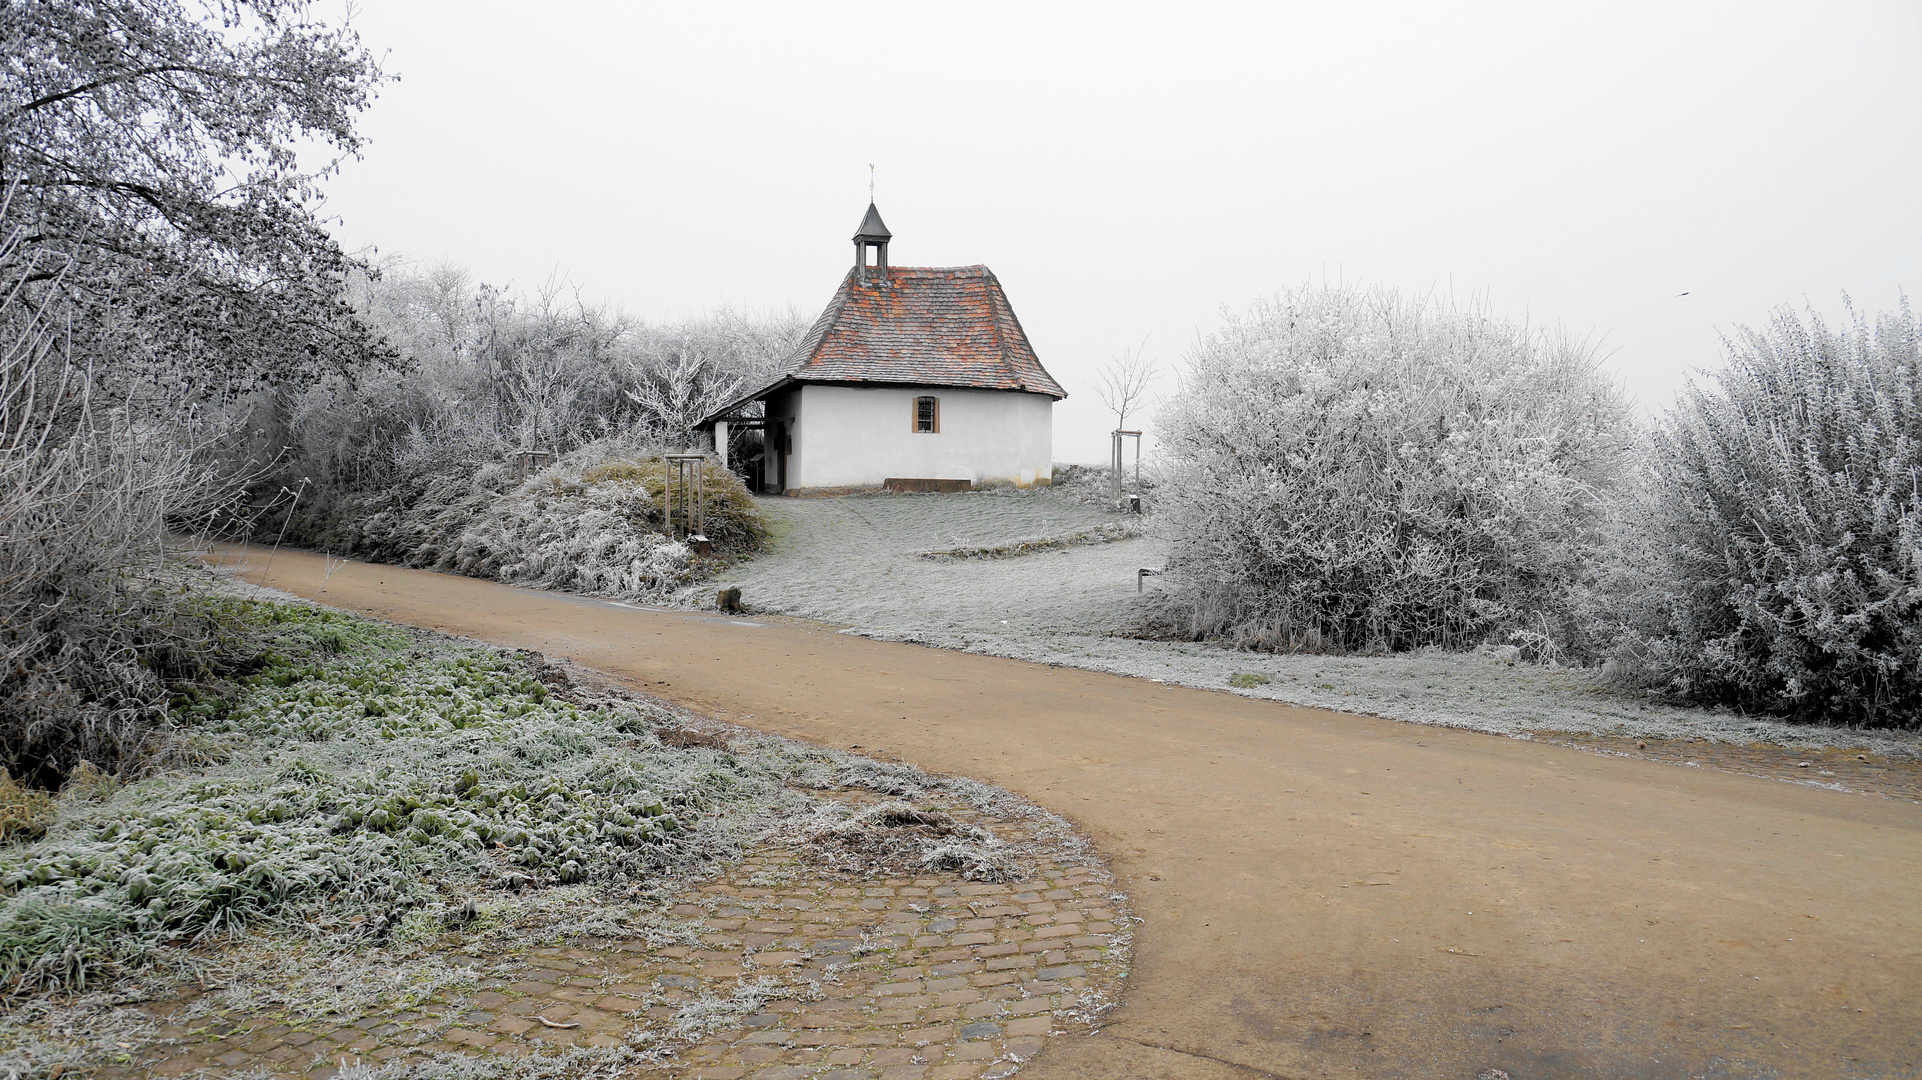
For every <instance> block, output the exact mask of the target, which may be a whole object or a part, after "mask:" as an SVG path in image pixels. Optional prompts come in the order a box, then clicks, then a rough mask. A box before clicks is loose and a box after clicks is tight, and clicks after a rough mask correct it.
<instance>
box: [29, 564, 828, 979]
mask: <svg viewBox="0 0 1922 1080" xmlns="http://www.w3.org/2000/svg"><path fill="white" fill-rule="evenodd" d="M223 603H224V602H223ZM238 607H240V608H244V609H246V610H245V611H244V612H243V613H244V614H245V615H246V616H247V617H248V618H250V619H251V620H252V621H253V622H254V623H255V624H257V625H258V626H259V627H261V628H262V633H261V638H260V640H261V642H263V643H264V644H265V645H266V648H264V649H263V650H262V651H261V653H260V654H259V655H258V656H257V664H256V667H255V670H254V671H253V672H252V673H251V674H247V675H245V676H242V677H240V678H237V679H234V680H232V681H231V682H230V683H229V684H227V685H226V687H225V688H224V690H223V691H221V692H214V691H211V690H202V691H189V692H184V693H182V694H180V695H178V696H177V697H176V698H175V700H174V702H173V705H172V709H171V713H170V716H171V718H172V721H173V723H174V724H175V725H176V728H177V730H178V732H179V734H180V735H181V736H182V737H183V738H184V737H187V736H192V737H193V738H195V739H199V740H202V741H205V742H220V743H222V744H224V745H226V746H228V747H230V748H232V750H231V753H230V756H229V758H228V760H227V762H226V763H225V764H223V765H220V766H217V767H215V768H212V769H207V770H203V771H198V772H195V773H189V774H187V775H165V776H156V777H152V778H149V779H147V780H145V781H142V782H140V783H136V784H133V785H131V786H129V787H126V788H122V789H120V790H118V791H112V792H108V793H106V797H105V798H104V799H102V800H99V801H89V800H87V799H74V800H63V803H62V814H61V817H60V819H59V821H58V822H57V823H55V824H53V825H52V827H51V828H48V829H47V832H46V835H45V836H44V837H42V838H40V839H38V840H36V841H34V842H31V843H25V844H15V845H13V846H10V847H7V848H5V849H0V979H4V980H5V981H6V983H7V984H8V985H10V986H12V987H13V989H14V990H15V991H16V992H17V991H22V990H32V989H36V988H43V987H44V988H62V989H78V988H82V987H84V986H86V985H87V984H88V982H89V981H90V980H92V979H95V978H97V976H98V974H99V973H100V972H102V971H103V970H105V971H112V970H116V969H124V968H127V967H129V966H137V965H139V964H141V963H143V962H145V961H147V960H149V959H151V958H152V957H153V956H154V955H155V954H156V952H157V951H159V950H161V949H163V948H165V947H167V946H168V945H170V944H183V943H188V942H192V941H194V940H198V939H201V938H204V937H206V936H208V935H210V934H215V933H223V932H229V931H236V930H239V929H241V928H243V927H246V926H249V925H253V924H263V923H264V924H297V925H300V926H302V927H304V928H305V929H306V930H307V931H308V932H314V933H321V934H324V935H331V936H335V937H339V938H342V939H343V940H377V939H379V938H380V937H382V936H383V935H386V934H388V933H391V932H392V931H393V930H394V928H395V927H396V926H397V925H398V924H399V923H400V922H401V921H402V919H403V918H405V916H406V913H407V912H408V911H409V910H410V909H411V908H415V907H418V906H420V905H422V904H424V903H427V902H429V901H430V900H432V899H433V898H434V897H435V896H436V895H437V892H438V890H440V889H441V888H443V887H446V888H456V889H459V890H462V891H465V892H467V893H469V894H470V895H471V893H472V892H473V891H474V890H483V889H489V888H497V889H516V890H524V889H528V888H539V887H544V886H549V885H559V884H567V883H574V882H602V883H616V882H624V881H637V880H643V879H646V878H647V877H649V876H650V875H655V874H659V873H662V872H664V871H665V870H667V869H669V868H671V867H675V866H682V865H686V864H689V863H690V862H698V861H699V860H700V859H702V858H705V857H710V856H711V855H712V854H713V853H714V852H715V851H716V850H719V848H718V847H717V846H716V845H724V844H725V843H726V842H727V838H726V835H725V831H724V830H723V831H722V832H720V833H717V834H715V835H713V836H701V837H696V836H694V835H693V833H694V826H695V823H696V822H698V821H699V820H700V819H701V817H702V815H703V814H704V813H705V812H706V811H707V810H709V809H710V808H712V807H716V806H721V805H738V804H741V803H743V802H752V801H753V800H755V799H757V798H766V797H769V796H770V794H771V793H772V792H775V791H778V790H779V789H780V787H781V783H782V780H783V779H784V778H786V777H787V776H789V775H791V774H792V772H793V770H794V769H795V768H796V764H797V763H796V762H795V761H793V760H791V759H790V758H789V757H786V756H783V755H781V754H774V755H765V756H763V757H760V758H755V759H752V760H746V761H743V760H737V759H735V758H734V756H733V755H732V754H730V753H729V752H728V751H725V750H716V749H713V748H674V747H667V746H663V745H662V744H661V743H660V741H659V740H658V739H655V738H654V737H653V736H652V734H651V733H652V731H653V729H654V728H655V727H656V726H658V725H659V724H660V723H661V722H663V721H666V720H668V719H669V718H668V717H667V716H666V715H665V714H664V713H663V714H662V715H658V716H657V715H654V714H652V713H650V712H649V711H648V710H647V709H645V708H642V707H640V706H636V705H631V704H626V703H613V702H592V703H589V704H592V705H593V706H594V707H593V708H586V707H583V706H582V705H581V704H577V703H576V702H575V701H572V700H568V699H565V698H563V697H562V696H560V695H557V694H555V693H554V692H552V691H550V689H549V688H548V687H547V686H546V685H544V684H543V683H541V682H540V681H538V680H537V679H536V678H534V677H533V675H532V674H530V671H529V669H528V668H527V667H526V665H525V664H523V663H521V662H520V661H517V660H515V659H513V658H511V657H508V656H505V655H501V654H497V653H493V652H490V651H487V650H483V649H479V648H476V647H473V646H467V645H461V644H457V643H452V642H448V641H444V640H422V639H415V638H413V637H411V636H409V635H405V634H402V633H400V632H398V631H394V630H392V629H389V628H384V627H380V626H378V625H375V624H371V623H367V622H365V621H362V620H358V619H353V618H351V617H348V616H344V615H339V614H336V613H332V612H323V611H318V610H316V609H312V608H307V607H303V606H298V605H280V604H246V603H241V604H238ZM14 801H15V802H21V803H22V805H24V804H25V800H14ZM15 816H17V817H21V818H22V820H23V822H30V821H32V820H40V821H44V820H45V818H46V815H45V814H41V815H40V816H39V817H38V818H34V817H33V815H27V814H20V815H15ZM16 831H18V832H19V833H20V834H21V835H23V836H30V835H31V833H32V828H31V826H30V825H29V824H24V823H23V824H21V825H19V826H17V829H16Z"/></svg>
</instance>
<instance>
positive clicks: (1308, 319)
mask: <svg viewBox="0 0 1922 1080" xmlns="http://www.w3.org/2000/svg"><path fill="white" fill-rule="evenodd" d="M1161 420H1162V432H1161V453H1162V457H1163V463H1162V467H1161V470H1160V472H1161V481H1162V482H1161V486H1160V493H1161V494H1160V504H1161V508H1162V512H1163V514H1164V515H1165V518H1166V520H1167V521H1168V522H1169V530H1170V532H1171V533H1172V535H1173V545H1172V547H1171V550H1170V556H1169V562H1168V575H1169V580H1170V583H1171V584H1173V585H1174V586H1176V588H1175V590H1174V594H1173V606H1172V608H1171V611H1170V617H1171V619H1172V620H1173V624H1172V625H1171V626H1169V627H1167V628H1166V629H1168V630H1170V631H1171V632H1175V633H1180V634H1184V635H1193V636H1196V637H1216V636H1218V637H1222V638H1225V639H1228V640H1231V641H1233V642H1235V643H1238V644H1242V645H1247V646H1253V647H1257V648H1269V649H1304V648H1305V649H1331V650H1351V649H1390V650H1400V649H1411V648H1416V647H1419V646H1424V645H1440V646H1445V647H1463V646H1472V645H1476V644H1480V643H1483V642H1487V641H1513V642H1515V643H1516V644H1520V645H1522V646H1524V648H1525V649H1526V650H1527V651H1528V653H1529V654H1530V655H1531V656H1534V657H1536V658H1545V657H1552V656H1554V655H1556V654H1557V653H1558V652H1560V651H1562V650H1566V649H1568V648H1569V647H1570V646H1571V645H1577V644H1579V643H1578V642H1577V641H1576V640H1575V638H1576V634H1577V632H1576V629H1575V626H1574V622H1573V620H1572V619H1571V617H1570V604H1569V598H1570V593H1571V591H1572V590H1573V589H1574V588H1575V587H1576V585H1577V584H1578V583H1579V581H1580V579H1581V577H1582V575H1583V574H1584V570H1585V564H1586V562H1587V560H1588V558H1589V556H1590V554H1591V552H1592V550H1593V548H1594V546H1595V545H1596V544H1597V542H1598V539H1599V526H1600V524H1601V521H1602V501H1603V497H1604V496H1605V495H1606V494H1607V493H1608V492H1610V491H1611V490H1613V489H1615V488H1616V487H1617V486H1618V484H1619V478H1620V477H1621V475H1622V472H1623V464H1624V459H1625V456H1626V454H1627V453H1628V451H1627V447H1628V446H1629V445H1630V444H1631V443H1632V442H1633V440H1634V437H1635V435H1634V429H1633V424H1632V422H1631V420H1630V417H1629V412H1628V406H1627V403H1626V401H1625V399H1624V396H1623V394H1622V393H1621V391H1620V390H1619V389H1618V388H1617V387H1616V386H1615V385H1614V384H1613V383H1611V382H1610V381H1609V380H1608V379H1606V378H1604V377H1603V376H1602V375H1601V374H1600V372H1599V371H1598V370H1597V361H1596V358H1595V356H1594V353H1593V352H1592V351H1591V350H1590V349H1588V348H1587V347H1585V346H1582V345H1580V344H1578V343H1574V342H1571V341H1569V340H1567V339H1565V338H1563V337H1561V336H1559V335H1555V334H1548V333H1544V332H1542V331H1539V330H1535V329H1532V328H1529V327H1527V326H1523V325H1518V324H1515V323H1511V322H1506V321H1503V320H1500V319H1496V318H1494V317H1492V316H1490V315H1488V314H1487V313H1485V312H1481V311H1477V310H1473V309H1464V308H1457V307H1453V306H1450V305H1447V304H1443V303H1440V302H1437V301H1433V300H1411V299H1405V298H1402V297H1400V296H1398V295H1397V294H1395V293H1394V292H1392V291H1388V290H1383V289H1363V288H1357V287H1354V286H1345V285H1343V286H1332V285H1324V286H1302V287H1298V288H1295V289H1292V290H1289V291H1286V292H1283V293H1281V294H1280V295H1278V296H1277V297H1275V298H1274V299H1271V300H1265V301H1262V302H1259V303H1257V304H1256V305H1255V306H1254V307H1253V308H1251V309H1250V310H1249V311H1247V312H1245V313H1243V314H1239V315H1233V316H1231V317H1230V318H1229V319H1228V321H1227V325H1225V326H1224V327H1223V328H1222V329H1220V330H1219V331H1217V332H1215V333H1214V334H1213V335H1211V336H1210V337H1208V338H1207V339H1205V340H1203V341H1202V342H1201V343H1200V345H1199V346H1198V347H1197V348H1196V349H1195V351H1194V352H1193V353H1192V354H1191V355H1190V357H1189V362H1188V364H1187V369H1186V371H1185V372H1184V373H1183V382H1182V388H1181V390H1180V392H1179V393H1178V394H1177V395H1176V397H1175V398H1174V399H1173V401H1171V402H1170V403H1169V405H1168V406H1167V407H1166V408H1165V409H1164V411H1163V412H1162V416H1161Z"/></svg>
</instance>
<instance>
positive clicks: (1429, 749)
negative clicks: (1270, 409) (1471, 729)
mask: <svg viewBox="0 0 1922 1080" xmlns="http://www.w3.org/2000/svg"><path fill="white" fill-rule="evenodd" d="M324 575H325V568H324V566H323V561H322V560H321V558H320V557H319V556H314V555H306V554H301V553H290V552H287V551H282V552H281V553H280V554H279V556H278V557H277V558H276V559H275V561H274V564H273V572H272V576H271V577H270V578H269V579H268V582H267V583H268V584H270V585H273V586H275V587H278V588H282V589H286V590H288V591H290V592H295V593H300V594H303V595H308V596H314V597H316V598H318V599H321V600H323V601H326V602H328V603H331V604H335V605H338V606H341V607H346V608H351V609H355V610H360V611H365V612H368V613H371V614H375V615H379V616H383V617H386V618H390V619H394V620H396V621H400V622H408V623H414V624H418V625H423V626H431V627H435V628H438V629H442V630H445V631H448V632H451V633H457V634H465V635H470V636H473V637H477V638H483V639H486V640H489V641H493V642H496V643H499V644H503V645H510V646H524V647H530V648H536V649H540V650H542V651H544V652H548V653H551V654H555V655H560V656H566V657H568V658H570V659H573V660H575V661H577V662H579V663H581V664H585V665H587V666H590V667H594V668H598V669H600V670H602V671H605V672H608V673H610V674H612V675H615V676H618V677H622V678H625V679H628V680H631V681H632V683H633V684H634V685H635V686H636V687H637V688H640V689H643V690H645V691H647V692H649V693H653V694H657V695H660V696H664V697H669V698H672V699H674V700H677V701H680V702H683V703H685V704H688V705H690V706H694V707H698V708H702V709H706V710H710V711H712V712H714V713H717V714H720V715H723V716H726V717H728V718H730V719H733V720H735V721H736V722H739V723H744V724H747V725H750V726H754V727H758V728H762V729H765V730H769V731H775V732H780V733H782V734H786V735H793V736H798V737H801V738H806V739H812V740H816V741H819V742H823V743H827V744H831V745H838V746H842V747H847V746H851V745H858V746H860V747H861V748H862V749H863V751H865V752H868V753H873V754H878V755H880V756H888V755H894V756H898V757H900V758H902V759H904V760H907V761H910V762H913V763H914V764H916V765H919V766H923V767H925V768H929V769H933V770H937V771H943V772H957V773H965V774H968V775H972V776H977V777H980V778H982V779H984V780H989V781H991V782H994V783H996V784H1000V785H1003V786H1006V787H1008V788H1011V789H1013V790H1015V791H1018V792H1021V793H1022V794H1024V795H1027V796H1028V797H1030V798H1032V799H1034V800H1035V801H1036V802H1039V803H1041V804H1043V805H1045V806H1047V807H1049V808H1051V809H1053V810H1056V811H1057V812H1060V813H1062V814H1064V815H1066V816H1069V817H1072V818H1074V819H1075V820H1077V821H1078V822H1080V823H1081V824H1082V825H1084V826H1085V827H1086V828H1087V829H1088V830H1089V832H1090V833H1091V835H1093V836H1094V837H1095V839H1096V841H1097V842H1098V843H1099V844H1100V845H1101V846H1102V847H1103V849H1104V850H1105V851H1107V852H1108V853H1110V854H1111V855H1112V856H1113V858H1114V862H1115V866H1114V869H1115V872H1116V874H1117V875H1118V877H1119V878H1120V881H1121V884H1122V886H1123V887H1124V888H1125V889H1127V890H1128V891H1129V892H1130V893H1131V894H1132V895H1133V896H1134V898H1135V906H1136V910H1137V913H1138V914H1139V915H1141V916H1142V918H1143V920H1144V922H1143V925H1142V927H1141V929H1140V931H1139V934H1138V937H1137V953H1136V955H1137V960H1136V965H1135V969H1134V973H1133V975H1132V976H1131V978H1130V982H1129V987H1128V991H1127V994H1126V997H1125V998H1124V1001H1123V1004H1122V1007H1121V1008H1120V1009H1119V1010H1118V1011H1117V1012H1116V1013H1115V1014H1114V1017H1113V1020H1112V1022H1111V1023H1110V1024H1109V1025H1108V1027H1107V1028H1106V1029H1105V1031H1104V1032H1103V1033H1102V1034H1101V1035H1099V1036H1097V1037H1094V1038H1090V1039H1085V1040H1078V1041H1076V1042H1074V1043H1072V1044H1070V1045H1066V1046H1063V1047H1062V1048H1061V1049H1059V1050H1051V1051H1050V1052H1049V1053H1048V1054H1046V1055H1044V1056H1043V1057H1042V1059H1041V1060H1039V1061H1038V1062H1037V1063H1036V1065H1035V1066H1034V1067H1033V1068H1032V1069H1031V1070H1030V1071H1028V1072H1026V1073H1024V1075H1032V1076H1036V1077H1089V1078H1094V1077H1159V1076H1169V1077H1175V1076H1180V1077H1210V1078H1212V1077H1222V1078H1228V1077H1236V1078H1247V1077H1270V1076H1280V1077H1317V1076H1367V1077H1410V1078H1415V1077H1423V1078H1426V1077H1460V1078H1463V1080H1467V1078H1471V1077H1479V1078H1482V1080H1499V1078H1501V1077H1503V1076H1507V1077H1512V1078H1513V1080H1529V1078H1536V1077H1565V1076H1600V1077H1636V1078H1641V1077H1649V1078H1656V1077H1661V1078H1666V1077H1675V1078H1682V1077H1718V1078H1738V1077H1783V1078H1788V1077H1882V1076H1916V1075H1918V1074H1919V1070H1918V1069H1917V1063H1918V1062H1922V907H1919V906H1918V905H1917V903H1916V898H1915V892H1916V889H1917V886H1918V884H1922V809H1919V808H1918V807H1917V806H1916V805H1915V804H1913V803H1910V802H1906V801H1901V800H1896V799H1890V798H1884V797H1878V796H1870V795H1859V794H1853V793H1847V792H1835V791H1825V790H1821V789H1817V788H1811V787H1806V786H1799V785H1793V784H1785V783H1780V782H1775V781H1770V780H1766V779H1757V778H1752V777H1745V776H1737V775H1730V774H1726V773H1721V772H1716V771H1712V770H1708V769H1689V768H1682V767H1677V766H1673V765H1666V764H1658V763H1651V762H1647V761H1637V760H1629V759H1625V758H1620V757H1610V756H1603V755H1596V754H1587V753H1582V752H1579V751H1576V750H1573V749H1568V748H1564V747H1558V746H1549V745H1544V744H1540V743H1530V742H1525V741H1518V740H1511V739H1502V738H1495V737H1491V736H1487V735H1480V734H1473V733H1467V732H1460V731H1453V730H1447V729H1438V728H1427V727H1416V726H1412V725H1405V724H1397V723H1393V722H1388V721H1381V720H1374V719H1369V718H1365V717H1352V716H1345V715H1342V714H1338V713H1329V712H1319V711H1314V710H1306V709H1293V708H1287V707H1282V706H1278V705H1275V704H1273V703H1269V702H1261V701H1253V700H1249V699H1246V698H1241V697H1236V696H1233V695H1228V694H1221V693H1209V692H1203V691H1196V690H1186V689H1178V688H1172V687H1166V686H1160V685H1156V684H1154V683H1149V682H1144V681H1141V680H1136V679H1125V678H1118V677H1115V676H1109V675H1101V674H1096V673H1090V672H1083V671H1076V670H1072V669H1065V668H1049V667H1044V666H1039V665H1033V664H1025V663H1020V662H1016V661H1009V660H1002V659H996V658H991V657H982V656H976V655H970V654H965V653H956V652H946V651H939V650H931V649H926V648H921V647H918V646H912V645H901V644H893V643H885V642H876V641H871V640H867V639H863V638H858V637H852V636H848V635H843V634H837V633H835V632H834V631H833V630H831V629H826V628H822V627H819V626H815V625H811V624H805V623H793V622H781V621H775V620H745V619H728V618H724V617H717V616H703V615H697V614H688V613H676V612H658V611H650V610H643V609H638V608H632V607H627V606H624V605H618V604H612V603H607V602H602V601H594V600H587V599H582V598H577V597H570V596H565V595H560V594H552V593H540V592H530V591H523V590H518V589H510V588H505V587H502V586H499V585H495V584H491V583H487V582H482V581H475V580H471V579H465V578H458V577H449V576H444V575H437V574H429V573H423V572H418V571H408V570H402V569H398V568H394V567H380V566H364V565H358V564H348V565H346V566H345V567H342V568H341V569H339V570H337V571H336V572H335V573H333V575H332V576H331V578H328V579H326V581H325V585H324V591H323V577H324Z"/></svg>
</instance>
